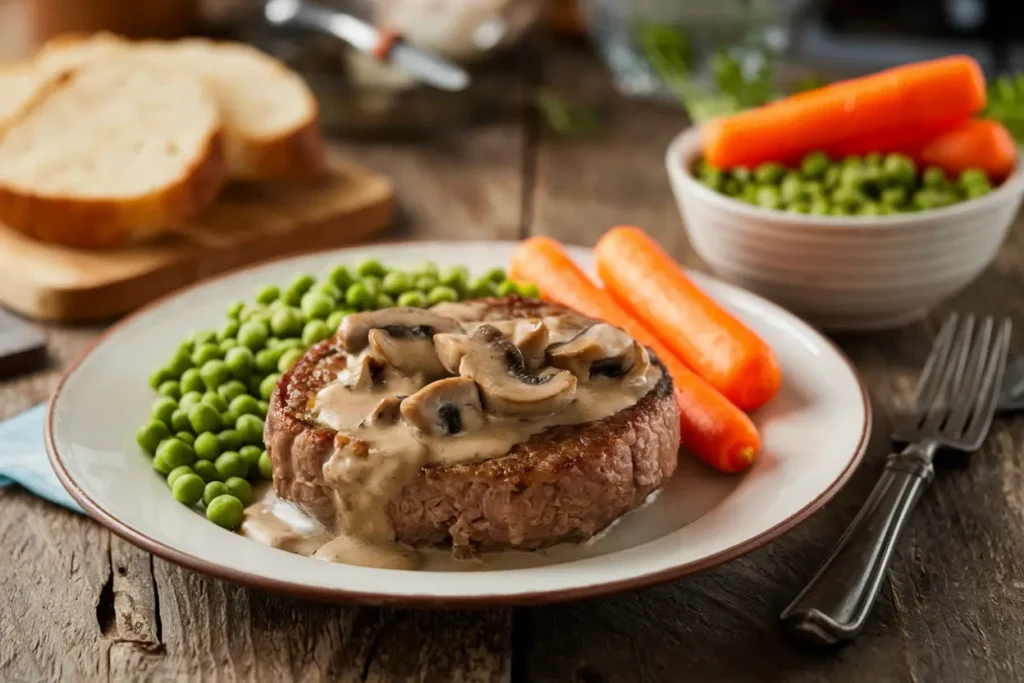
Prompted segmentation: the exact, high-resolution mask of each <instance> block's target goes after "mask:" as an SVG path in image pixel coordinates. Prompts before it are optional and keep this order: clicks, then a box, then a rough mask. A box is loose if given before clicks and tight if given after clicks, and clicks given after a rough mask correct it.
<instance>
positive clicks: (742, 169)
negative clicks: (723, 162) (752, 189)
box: [731, 166, 753, 184]
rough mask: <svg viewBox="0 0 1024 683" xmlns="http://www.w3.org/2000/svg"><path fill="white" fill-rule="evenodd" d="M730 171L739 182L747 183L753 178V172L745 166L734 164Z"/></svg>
mask: <svg viewBox="0 0 1024 683" xmlns="http://www.w3.org/2000/svg"><path fill="white" fill-rule="evenodd" d="M731 172H732V177H733V178H735V179H736V180H737V181H739V182H740V184H743V183H748V182H750V180H751V179H752V178H753V173H751V171H750V169H749V168H747V167H746V166H735V167H733V169H732V171H731Z"/></svg>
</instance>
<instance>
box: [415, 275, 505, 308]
mask: <svg viewBox="0 0 1024 683" xmlns="http://www.w3.org/2000/svg"><path fill="white" fill-rule="evenodd" d="M506 283H507V284H508V285H511V286H512V293H515V292H516V289H515V284H513V283H511V282H509V281H508V280H502V282H501V284H499V285H498V287H497V293H498V295H499V296H508V294H502V293H501V292H502V286H503V285H506ZM458 300H459V293H458V292H456V291H455V290H454V289H452V288H451V287H446V286H444V285H438V286H437V287H434V288H433V289H432V290H430V292H429V293H428V294H427V305H428V306H434V305H435V304H439V303H443V302H446V301H458Z"/></svg>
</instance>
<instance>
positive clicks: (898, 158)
mask: <svg viewBox="0 0 1024 683" xmlns="http://www.w3.org/2000/svg"><path fill="white" fill-rule="evenodd" d="M882 175H883V176H884V177H885V178H888V179H889V180H890V181H892V182H895V183H900V184H903V185H911V184H912V183H913V182H914V179H915V177H916V176H917V167H916V166H915V165H914V160H913V159H911V158H910V157H908V156H906V155H904V154H887V155H886V156H885V159H884V160H883V161H882Z"/></svg>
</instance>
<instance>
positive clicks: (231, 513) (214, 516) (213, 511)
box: [206, 495, 244, 531]
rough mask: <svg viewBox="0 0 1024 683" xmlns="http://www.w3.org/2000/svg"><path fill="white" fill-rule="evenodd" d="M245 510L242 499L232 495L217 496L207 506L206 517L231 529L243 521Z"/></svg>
mask: <svg viewBox="0 0 1024 683" xmlns="http://www.w3.org/2000/svg"><path fill="white" fill-rule="evenodd" d="M243 512H244V508H243V506H242V501H240V500H238V498H235V497H234V496H232V495H223V496H217V497H216V498H214V499H213V500H211V501H210V502H209V503H208V504H207V506H206V518H207V519H208V520H210V521H211V522H213V523H214V524H216V525H217V526H219V527H223V528H225V529H227V530H229V531H234V530H235V529H236V528H237V527H238V525H239V524H241V523H242V514H243Z"/></svg>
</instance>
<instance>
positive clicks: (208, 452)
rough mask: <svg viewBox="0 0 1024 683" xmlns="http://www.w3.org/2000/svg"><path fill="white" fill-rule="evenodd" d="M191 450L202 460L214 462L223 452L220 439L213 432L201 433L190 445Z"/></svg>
mask: <svg viewBox="0 0 1024 683" xmlns="http://www.w3.org/2000/svg"><path fill="white" fill-rule="evenodd" d="M192 449H193V450H194V451H195V452H196V456H197V457H198V458H201V459H202V460H216V459H217V456H218V455H220V454H221V451H222V450H223V449H222V448H221V443H220V439H218V438H217V435H216V434H214V433H213V432H203V433H201V434H200V435H199V436H197V437H196V442H195V443H194V444H192Z"/></svg>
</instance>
